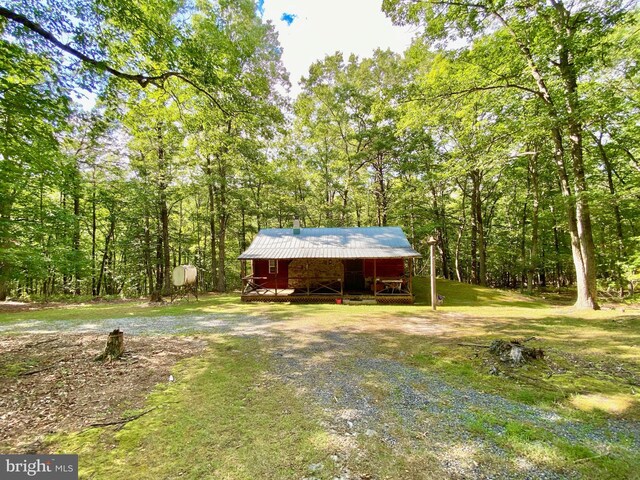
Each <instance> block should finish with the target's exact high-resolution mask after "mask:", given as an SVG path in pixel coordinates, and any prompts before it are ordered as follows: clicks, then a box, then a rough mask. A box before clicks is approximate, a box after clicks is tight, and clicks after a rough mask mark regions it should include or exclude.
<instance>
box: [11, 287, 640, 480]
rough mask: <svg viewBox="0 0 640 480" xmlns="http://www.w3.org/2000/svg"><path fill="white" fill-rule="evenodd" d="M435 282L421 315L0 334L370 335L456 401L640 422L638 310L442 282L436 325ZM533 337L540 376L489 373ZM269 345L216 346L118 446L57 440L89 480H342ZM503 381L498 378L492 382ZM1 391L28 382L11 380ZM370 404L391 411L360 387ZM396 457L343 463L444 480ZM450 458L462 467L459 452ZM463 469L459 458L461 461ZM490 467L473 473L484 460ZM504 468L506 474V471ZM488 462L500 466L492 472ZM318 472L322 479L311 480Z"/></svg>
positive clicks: (570, 459) (297, 308)
mask: <svg viewBox="0 0 640 480" xmlns="http://www.w3.org/2000/svg"><path fill="white" fill-rule="evenodd" d="M427 289H428V284H427V281H426V279H416V282H415V290H416V295H417V302H416V304H415V305H408V306H407V305H397V306H390V305H371V306H369V305H298V304H292V305H288V304H259V303H255V304H254V303H249V304H246V303H241V302H240V301H239V298H238V294H229V295H205V296H203V297H201V300H200V301H198V302H195V301H193V300H192V301H190V302H182V303H177V304H174V305H163V306H149V305H147V304H145V303H143V302H141V301H132V302H124V303H123V302H119V303H112V304H111V303H105V304H82V305H74V306H69V307H63V308H51V309H41V310H34V311H22V312H16V313H7V312H3V313H0V323H2V322H9V321H28V320H45V321H47V320H62V319H72V320H77V321H78V322H80V321H87V320H95V319H102V318H126V317H129V316H130V317H138V316H149V317H153V316H164V315H176V316H178V315H187V314H238V315H246V316H260V317H267V318H269V319H271V320H272V321H273V324H272V328H273V330H274V331H275V332H280V333H284V334H287V335H291V336H292V338H296V339H299V341H305V335H312V336H313V335H314V334H317V333H323V332H330V331H333V330H335V329H340V330H341V331H346V332H353V333H358V334H364V335H367V336H368V337H369V338H370V339H371V340H372V351H371V355H377V356H383V357H387V358H393V359H395V360H397V361H399V362H402V363H405V364H408V365H411V366H413V367H415V368H418V369H422V370H424V371H425V372H429V373H431V374H437V375H440V376H441V377H443V378H444V379H446V380H447V381H448V382H450V383H451V384H453V385H458V386H464V387H469V388H474V389H477V390H479V391H483V392H487V393H492V394H496V395H500V396H502V397H505V398H508V399H511V400H513V401H515V402H520V403H525V404H528V405H534V406H537V407H540V408H543V409H546V410H549V411H552V412H556V413H558V414H560V415H561V416H563V417H564V418H568V419H574V420H576V421H580V422H583V423H584V424H587V425H594V426H595V425H600V424H603V423H604V422H606V421H608V419H625V420H630V421H638V420H640V401H639V395H638V393H639V392H640V386H639V385H638V384H637V382H638V379H639V378H640V312H639V311H638V310H634V309H633V308H629V307H628V306H627V307H625V308H626V310H625V311H622V310H621V309H615V310H614V309H607V310H601V311H596V312H593V311H587V312H584V311H578V310H574V309H573V308H572V307H570V306H569V307H567V306H562V305H554V304H551V303H549V302H547V301H544V300H542V299H540V298H535V297H530V296H526V295H521V294H518V293H516V292H507V291H500V290H493V289H486V288H481V287H476V286H470V285H462V284H458V283H456V282H451V281H443V280H439V281H438V291H439V293H440V294H441V295H444V296H445V304H444V305H443V306H441V307H439V308H438V310H437V311H436V312H433V311H432V310H431V308H430V307H429V303H428V293H427ZM531 336H535V337H536V340H533V341H531V345H532V346H537V347H540V348H543V349H544V351H545V354H546V357H545V359H544V360H543V361H536V362H532V363H529V364H527V365H525V366H523V367H519V368H513V367H511V366H509V365H508V364H504V363H502V362H500V361H499V360H498V359H496V358H493V357H492V356H491V355H490V354H489V353H488V351H487V349H483V348H477V347H469V346H461V345H459V344H460V343H477V344H482V345H488V344H489V343H490V342H491V341H492V340H494V339H497V338H501V339H505V338H506V339H511V338H527V337H531ZM267 343H268V340H266V339H264V340H261V341H258V340H252V339H248V338H227V337H224V338H222V337H215V338H214V337H212V340H211V349H210V352H209V353H207V354H206V355H205V356H203V357H201V358H193V359H190V360H188V361H185V362H183V363H182V364H181V365H180V367H179V368H178V369H177V370H176V372H175V376H176V378H177V379H178V380H179V381H178V382H177V383H175V384H167V385H161V386H158V388H157V389H156V390H155V391H154V393H153V394H152V395H151V397H150V398H149V401H148V404H147V406H146V407H145V411H146V409H151V408H155V409H154V410H153V411H151V412H149V413H148V414H145V415H144V416H142V417H141V418H140V419H138V420H136V421H135V422H131V423H129V424H127V425H126V426H125V427H124V428H122V429H121V430H119V431H115V432H114V431H113V430H112V429H109V428H106V429H95V428H94V429H89V430H86V431H83V432H78V433H72V434H64V435H58V436H56V437H53V438H51V439H50V445H51V447H52V448H54V449H55V450H57V451H60V452H66V453H73V452H76V453H80V461H81V478H118V477H121V476H123V475H127V476H130V477H132V478H133V477H135V478H178V477H179V478H194V479H195V478H221V479H225V478H233V479H244V478H274V479H277V478H303V477H305V476H309V477H312V476H315V477H317V478H333V476H334V475H339V474H340V472H339V471H338V469H337V467H336V465H335V462H333V461H332V460H331V455H332V454H333V453H334V452H335V451H337V450H338V449H339V448H338V446H337V445H336V443H335V442H336V440H335V438H333V437H332V435H331V434H330V433H329V432H327V431H326V429H325V428H324V427H323V424H322V418H323V414H322V412H319V411H316V410H314V407H312V406H310V404H309V403H308V401H307V400H306V398H305V396H304V394H300V393H299V392H295V391H292V390H291V388H289V387H287V386H285V385H283V384H282V383H280V382H278V381H275V380H273V379H271V378H270V377H269V368H270V365H269V355H268V352H267V350H266V349H267V348H268V345H267ZM492 366H493V367H496V368H497V369H498V370H499V371H500V372H501V375H499V376H496V375H492V374H491V373H490V372H491V367H492ZM5 369H6V371H5V372H4V373H3V374H4V375H6V376H9V375H17V374H19V373H20V372H21V371H24V370H25V369H28V368H27V366H26V365H22V364H21V365H7V366H6V367H5ZM365 385H366V388H367V389H368V390H369V391H370V392H369V393H371V396H372V398H374V399H376V398H378V399H381V400H382V399H384V398H385V397H386V396H389V395H393V394H394V392H393V391H389V390H388V389H387V385H384V384H381V383H380V382H378V379H376V378H371V379H366V381H365ZM466 428H467V429H468V431H469V432H471V433H472V434H473V435H476V436H479V437H482V438H487V439H491V440H492V441H493V442H495V443H496V444H497V445H499V446H500V447H501V448H503V449H504V450H505V451H506V452H508V453H509V456H510V457H509V458H510V459H513V458H523V459H526V460H527V461H529V462H532V463H534V464H537V465H542V466H547V467H549V468H552V469H554V470H556V471H566V472H577V473H578V474H580V475H582V476H583V477H584V478H621V479H622V478H633V475H634V472H637V471H640V460H639V459H638V458H637V456H634V455H630V454H629V451H628V449H625V446H624V445H620V448H614V449H613V450H612V451H611V452H607V453H606V454H602V453H598V452H596V451H594V450H593V449H591V448H589V447H587V446H585V445H580V444H571V443H569V442H567V441H565V440H562V439H558V438H553V437H552V436H550V434H549V433H548V432H546V431H545V430H543V429H540V428H537V427H535V426H532V425H527V424H524V423H518V422H513V421H506V420H503V419H500V418H495V417H492V416H490V415H487V414H484V413H483V412H475V413H474V415H473V416H472V417H471V418H470V419H469V420H468V422H467V424H466ZM397 438H398V442H399V443H398V445H397V446H396V447H395V448H391V447H389V446H388V445H386V444H384V443H383V442H382V441H381V440H380V439H378V438H375V437H374V438H368V439H366V442H360V449H359V451H358V452H354V453H353V454H350V455H348V456H347V457H346V458H345V460H344V461H345V462H346V465H347V466H348V468H349V469H350V471H351V472H352V473H354V472H355V473H358V474H360V475H361V476H363V478H367V475H371V476H375V477H380V478H385V477H388V478H442V477H443V476H446V473H444V472H442V471H441V470H440V466H439V463H438V461H437V459H435V458H434V457H433V455H432V454H431V453H430V451H429V449H428V448H416V447H415V439H413V438H412V437H411V436H410V435H409V434H407V433H406V432H405V433H402V432H398V435H397ZM452 455H455V452H452ZM460 455H461V456H464V455H465V451H464V450H461V452H460ZM482 455H484V454H483V453H482V452H478V453H477V457H476V458H482ZM510 459H502V460H500V461H504V462H506V463H508V462H509V461H511V460H510ZM487 461H496V459H495V458H494V459H489V460H487ZM310 466H316V467H317V470H315V467H314V469H312V470H313V471H311V470H310Z"/></svg>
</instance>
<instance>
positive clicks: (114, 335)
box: [94, 328, 124, 362]
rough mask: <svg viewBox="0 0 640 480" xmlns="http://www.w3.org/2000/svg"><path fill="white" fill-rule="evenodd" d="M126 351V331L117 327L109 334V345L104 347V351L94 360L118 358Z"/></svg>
mask: <svg viewBox="0 0 640 480" xmlns="http://www.w3.org/2000/svg"><path fill="white" fill-rule="evenodd" d="M123 353H124V333H123V332H121V331H120V330H119V329H117V328H116V329H115V330H114V331H113V332H111V333H110V334H109V338H108V339H107V345H106V346H105V347H104V352H102V353H101V354H100V355H98V356H97V357H96V358H95V359H94V360H95V361H96V362H100V361H104V360H108V361H110V362H111V361H113V360H117V359H118V358H120V357H121V356H122V354H123Z"/></svg>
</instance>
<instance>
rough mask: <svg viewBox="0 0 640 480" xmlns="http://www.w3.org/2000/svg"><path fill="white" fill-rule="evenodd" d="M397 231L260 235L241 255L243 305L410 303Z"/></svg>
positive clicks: (403, 244) (407, 250) (404, 248)
mask: <svg viewBox="0 0 640 480" xmlns="http://www.w3.org/2000/svg"><path fill="white" fill-rule="evenodd" d="M420 256H421V255H420V254H419V253H418V252H416V251H415V250H414V249H413V248H411V245H410V244H409V241H408V240H407V237H406V236H405V234H404V232H403V231H402V229H401V228H400V227H362V228H360V227H358V228H300V227H298V226H297V225H296V226H294V228H292V229H285V228H267V229H262V230H260V232H259V233H258V235H257V236H256V237H255V238H254V240H253V242H252V243H251V245H250V246H249V248H248V249H247V250H246V251H245V252H243V253H242V255H240V257H239V259H240V261H241V262H242V265H241V267H242V268H241V270H242V280H243V288H242V300H244V301H286V302H296V301H298V302H338V303H340V302H345V303H349V302H370V303H374V302H375V303H413V300H414V296H413V276H412V275H413V274H412V271H413V259H415V258H419V257H420Z"/></svg>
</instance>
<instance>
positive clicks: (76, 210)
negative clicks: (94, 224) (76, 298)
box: [72, 165, 81, 295]
mask: <svg viewBox="0 0 640 480" xmlns="http://www.w3.org/2000/svg"><path fill="white" fill-rule="evenodd" d="M73 221H74V222H73V242H72V243H73V246H72V247H73V253H74V255H73V263H74V277H75V278H74V285H73V293H74V294H75V295H80V275H81V273H80V170H79V168H78V165H76V170H75V172H74V181H73Z"/></svg>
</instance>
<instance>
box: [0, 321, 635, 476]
mask: <svg viewBox="0 0 640 480" xmlns="http://www.w3.org/2000/svg"><path fill="white" fill-rule="evenodd" d="M275 323H276V321H274V320H272V319H270V318H268V317H266V316H246V315H239V314H225V313H215V314H198V315H181V316H159V317H126V318H115V319H108V320H95V321H78V320H64V321H63V320H59V321H35V320H34V321H21V322H11V323H3V324H0V334H1V333H15V332H20V333H29V332H33V333H46V332H51V333H54V332H74V333H84V332H91V333H97V332H108V331H111V330H113V329H114V328H122V329H123V330H124V331H125V332H126V333H128V334H134V335H154V334H172V333H174V334H186V333H225V334H231V335H242V336H245V335H249V336H254V335H259V336H261V337H262V338H264V342H265V343H264V347H265V348H267V349H269V350H270V351H271V352H272V356H273V360H274V361H273V368H272V371H271V372H270V375H273V376H275V377H276V378H277V379H279V380H282V381H284V382H286V383H288V384H290V385H292V386H293V387H295V388H296V389H297V390H298V391H301V392H304V394H306V395H308V396H309V397H310V398H311V399H313V401H314V403H315V404H316V405H317V406H319V407H320V408H321V409H322V410H323V411H324V420H323V421H324V424H325V426H326V428H327V429H328V430H329V432H330V434H331V435H332V436H334V437H335V438H337V439H339V440H340V441H341V442H342V444H343V445H346V446H347V447H346V450H345V452H348V451H349V449H356V450H357V448H358V445H359V444H364V443H366V442H367V441H370V440H371V439H374V438H375V439H377V440H380V441H382V442H383V443H385V444H386V445H388V446H389V447H391V448H394V449H413V450H415V451H418V452H420V454H421V455H428V456H430V457H432V458H433V459H434V461H436V462H437V463H438V464H439V465H440V468H441V470H442V473H443V474H444V475H445V476H447V477H450V478H473V479H475V478H487V479H489V478H500V479H502V478H504V479H507V478H509V479H512V478H520V479H538V478H546V479H561V478H572V477H573V475H572V472H555V471H551V470H546V469H544V468H541V467H539V466H537V465H534V464H533V463H531V462H529V461H528V460H527V459H525V458H524V457H522V458H513V453H510V454H509V453H507V452H506V451H504V450H503V449H502V448H501V447H500V446H499V445H498V444H497V443H496V442H494V441H493V440H491V439H490V436H487V435H482V436H481V435H478V434H474V433H473V428H470V425H472V424H473V423H474V422H475V421H479V420H481V417H480V416H482V418H486V416H493V417H494V418H496V419H500V420H502V421H505V422H506V421H513V422H519V423H521V424H525V425H528V426H531V427H534V428H539V429H544V430H547V431H548V432H550V433H551V434H552V435H553V436H554V437H556V438H559V439H562V440H564V441H566V442H568V443H571V444H581V445H584V446H586V447H588V448H590V449H591V450H592V451H594V452H597V453H598V454H605V453H606V452H608V451H609V449H611V448H613V449H615V448H621V447H620V445H621V444H624V445H626V446H627V447H626V448H629V449H632V450H635V451H638V450H640V422H630V421H622V420H614V419H611V420H608V421H607V422H604V423H603V424H601V425H599V426H597V427H594V426H593V425H587V424H583V423H580V422H578V421H575V420H571V419H568V418H564V417H562V416H560V415H559V414H556V413H553V412H550V411H547V410H543V409H540V408H536V407H533V406H529V405H526V404H523V403H517V402H514V401H511V400H507V399H505V398H502V397H500V396H497V395H491V394H487V393H482V392H479V391H477V390H474V389H472V388H462V387H460V386H455V385H452V384H450V383H449V382H447V381H446V380H445V379H443V378H441V377H439V376H437V375H435V374H431V373H429V372H425V371H422V370H419V369H416V368H413V367H411V366H409V365H407V364H406V363H403V362H402V358H401V353H398V355H399V357H398V358H383V357H377V356H375V355H374V354H372V353H371V352H373V351H375V349H374V348H373V346H374V344H373V343H372V342H375V338H374V336H373V335H368V334H366V333H360V334H354V333H348V332H340V331H324V332H313V333H304V332H295V331H294V332H286V331H282V330H281V329H278V328H274V324H275ZM372 384H375V385H378V387H379V390H380V391H382V392H383V394H382V395H380V394H377V395H376V394H375V391H373V390H372V388H371V385H372ZM498 423H499V422H498ZM491 428H493V430H494V431H493V432H492V433H493V434H495V436H498V437H499V436H500V435H502V434H503V433H504V431H503V430H504V427H501V426H500V425H499V424H496V425H495V426H494V427H491ZM407 438H410V439H412V440H411V442H410V444H408V445H407V441H406V439H407ZM399 439H401V441H399ZM478 453H480V454H481V457H482V456H484V458H487V457H490V458H491V459H492V461H491V462H490V463H489V464H488V465H490V466H489V467H487V466H486V465H485V464H483V463H481V462H478V461H476V460H474V458H477V457H478ZM347 454H348V453H345V455H347ZM334 460H335V461H336V462H338V463H339V464H340V463H341V461H342V460H341V459H340V458H339V457H338V456H336V458H335V459H334ZM340 478H342V479H345V480H346V479H349V478H352V477H351V476H350V472H349V471H348V469H347V468H346V467H344V468H343V472H342V476H341V477H340Z"/></svg>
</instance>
